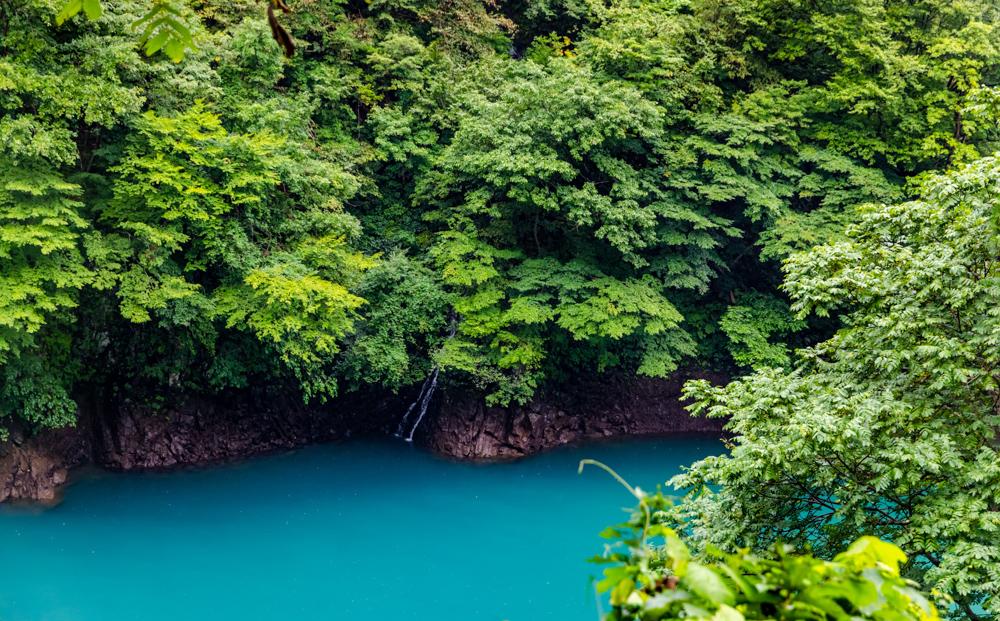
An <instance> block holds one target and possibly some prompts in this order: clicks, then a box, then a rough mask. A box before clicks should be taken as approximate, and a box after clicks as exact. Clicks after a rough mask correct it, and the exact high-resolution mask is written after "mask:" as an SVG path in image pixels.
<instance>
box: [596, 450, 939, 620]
mask: <svg viewBox="0 0 1000 621" xmlns="http://www.w3.org/2000/svg"><path fill="white" fill-rule="evenodd" d="M588 463H591V464H595V465H597V466H599V467H603V468H605V469H607V467H606V466H604V465H603V464H600V463H599V462H591V461H589V460H585V461H584V462H582V463H581V470H582V468H583V466H584V465H586V464H588ZM609 472H611V473H612V476H615V477H616V478H617V479H618V480H619V481H620V482H621V483H622V484H623V485H625V486H626V487H627V488H628V489H629V491H630V492H631V493H632V495H633V496H634V497H635V498H636V499H637V500H638V501H639V506H638V507H637V508H636V509H635V511H633V512H632V514H631V516H630V518H629V520H628V521H627V522H625V523H624V524H619V525H617V526H613V527H610V528H608V529H606V530H605V531H604V532H603V533H602V536H603V537H604V538H606V539H610V540H611V542H610V543H608V544H607V545H606V546H605V552H604V554H603V555H601V556H599V557H596V558H595V559H594V561H595V562H597V563H601V564H606V565H609V566H608V567H607V568H606V569H604V578H603V580H601V581H600V582H598V583H597V590H598V592H600V593H608V595H609V599H610V603H611V611H610V612H609V613H608V614H606V615H604V617H603V618H604V619H606V620H607V621H659V620H661V619H664V620H665V619H703V620H711V621H742V620H744V619H761V620H763V619H819V620H824V619H835V620H838V621H847V620H848V619H852V620H859V619H873V620H875V619H879V620H884V621H933V620H935V619H938V618H939V617H938V612H937V608H936V607H935V605H934V603H932V602H931V601H930V600H928V598H927V597H925V596H924V595H923V594H921V593H920V591H918V590H917V588H916V584H915V583H913V582H911V581H909V580H906V579H905V578H904V577H903V575H902V573H901V571H900V570H901V566H906V564H907V563H908V559H907V556H906V554H904V553H903V552H902V551H901V550H900V549H899V548H898V547H896V546H895V545H893V544H891V543H886V542H883V541H880V540H879V539H876V538H875V537H860V538H858V539H857V540H856V541H854V542H853V543H852V544H851V545H850V546H848V547H847V548H846V550H844V551H843V552H841V553H839V554H837V555H836V556H835V557H834V558H833V559H832V560H821V559H818V558H815V557H813V556H811V555H808V554H802V555H798V554H795V553H794V551H793V549H792V548H791V547H790V546H786V545H776V546H774V548H773V549H772V550H770V552H769V554H768V555H767V556H758V555H756V554H752V553H750V552H748V551H746V550H740V551H738V552H735V553H732V554H725V553H722V552H721V551H719V550H715V549H711V550H709V552H708V553H707V554H705V555H701V556H695V555H694V554H692V552H691V550H690V549H689V548H688V546H687V545H686V544H685V543H684V541H683V540H682V539H681V537H680V536H678V534H677V532H676V531H675V530H674V529H673V528H671V524H672V523H673V520H674V515H675V513H676V510H677V507H675V506H673V505H672V504H671V503H670V502H669V501H668V500H667V499H666V498H664V496H663V495H662V494H661V493H659V492H657V493H655V494H647V493H646V492H643V491H642V490H640V489H639V488H633V487H630V486H629V485H628V484H627V483H626V482H625V481H624V480H622V479H620V477H618V476H617V475H616V474H614V472H613V471H610V470H609Z"/></svg>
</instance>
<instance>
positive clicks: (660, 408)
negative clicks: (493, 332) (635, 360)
mask: <svg viewBox="0 0 1000 621" xmlns="http://www.w3.org/2000/svg"><path fill="white" fill-rule="evenodd" d="M694 377H699V378H705V379H709V380H711V381H714V382H717V383H722V382H724V381H725V380H726V378H725V377H723V376H721V375H713V374H707V373H685V374H678V375H676V376H674V377H671V378H668V379H652V378H627V377H608V378H603V379H602V380H601V381H598V382H588V383H585V384H579V385H570V386H564V387H561V388H559V389H557V390H553V391H549V392H547V393H546V394H543V395H541V396H540V397H539V398H537V399H535V400H534V401H532V402H530V403H528V404H526V405H524V406H512V407H507V408H500V407H490V406H487V405H486V403H485V401H484V400H483V398H482V397H481V396H480V395H476V394H472V393H468V392H458V391H454V390H452V391H446V392H445V395H444V397H443V402H442V404H441V405H440V407H439V408H438V411H437V412H436V414H435V415H434V416H433V417H432V418H431V419H430V420H429V421H428V422H426V423H425V427H424V428H422V429H421V430H420V432H419V433H418V434H417V440H418V442H419V443H420V444H422V445H424V446H427V447H428V448H430V449H431V450H433V451H434V452H436V453H438V454H440V455H444V456H447V457H451V458H455V459H463V460H503V459H516V458H518V457H523V456H525V455H530V454H533V453H538V452H541V451H545V450H548V449H551V448H555V447H557V446H562V445H564V444H572V443H577V442H584V441H587V440H598V439H610V438H616V437H624V436H638V435H667V434H680V433H719V432H721V430H722V422H721V421H718V420H708V419H705V418H694V417H692V416H690V415H689V414H688V413H687V411H686V410H685V409H684V403H683V402H682V399H681V387H682V386H683V384H684V382H685V381H686V380H687V379H690V378H694Z"/></svg>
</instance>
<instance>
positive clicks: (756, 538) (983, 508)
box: [675, 158, 1000, 618]
mask: <svg viewBox="0 0 1000 621" xmlns="http://www.w3.org/2000/svg"><path fill="white" fill-rule="evenodd" d="M998 214H1000V160H998V159H997V158H986V159H983V160H981V161H978V162H976V163H974V164H971V165H968V166H965V167H962V168H960V169H958V170H956V171H955V172H952V173H949V174H946V175H942V176H939V177H935V178H932V179H930V180H928V181H927V183H926V184H925V186H924V188H923V191H922V194H921V198H920V199H919V200H917V201H914V202H909V203H903V204H899V205H893V206H883V207H874V206H873V207H869V208H867V209H866V210H864V212H863V213H862V214H861V219H860V221H859V222H858V223H856V224H854V225H853V226H851V227H850V229H849V230H848V239H847V240H845V241H841V242H836V243H832V244H829V245H825V246H820V247H817V248H815V249H814V250H812V251H811V252H808V253H804V254H801V255H796V256H793V257H792V258H791V259H790V260H789V261H788V262H787V264H786V271H787V280H786V284H785V287H786V289H787V290H788V292H789V293H790V295H791V297H792V300H793V305H792V308H793V310H794V311H795V312H797V313H798V314H799V315H800V316H805V315H806V314H807V313H817V314H819V315H825V314H827V313H830V312H833V311H834V310H835V309H838V308H846V309H848V312H847V314H846V315H845V316H844V318H843V321H844V324H845V327H844V328H843V329H841V330H840V331H839V332H838V333H837V334H836V335H835V336H834V337H833V338H832V339H831V340H829V341H827V342H825V343H822V344H821V345H818V346H816V347H815V348H813V349H810V350H806V351H805V352H803V355H802V361H801V362H800V364H798V365H797V366H796V368H795V369H794V370H790V371H779V370H773V369H768V370H762V371H760V372H759V373H756V374H754V375H752V376H750V377H748V378H746V379H743V380H739V381H736V382H733V383H732V384H730V385H729V386H726V387H721V388H719V387H711V386H709V385H708V384H706V383H704V382H696V383H693V384H691V385H690V386H689V388H688V391H687V392H688V394H689V396H691V397H692V398H694V399H696V400H697V405H696V407H695V411H698V412H704V413H708V414H709V415H711V416H726V417H731V420H730V422H729V423H728V427H729V429H731V430H732V431H733V432H735V433H736V434H737V436H736V437H735V438H734V440H733V447H732V452H731V454H730V455H727V456H722V457H715V458H710V459H706V460H704V461H702V462H700V463H698V464H696V465H695V466H694V467H693V469H692V470H691V471H690V472H689V473H688V474H686V475H684V476H681V477H679V478H678V479H676V480H675V483H676V484H678V485H682V486H685V487H688V486H690V487H691V488H693V489H694V490H695V491H693V492H692V494H691V496H690V498H689V500H688V501H687V502H686V503H685V505H684V506H685V508H686V511H687V512H688V514H689V517H690V519H691V520H692V523H693V526H694V528H695V532H696V533H697V534H698V535H699V537H700V538H701V539H703V540H705V541H707V542H710V543H714V544H717V545H721V546H723V547H727V548H732V547H736V546H752V547H758V546H766V545H768V544H769V543H770V542H772V541H775V540H780V541H787V542H792V543H799V544H806V543H810V544H812V545H814V546H815V547H816V548H817V549H818V550H821V551H823V552H824V553H829V552H831V551H833V550H836V549H838V548H840V547H842V546H843V545H844V544H845V543H847V542H849V541H851V540H853V539H854V538H856V537H857V536H859V535H861V534H874V535H876V536H879V537H883V538H887V539H891V540H892V541H894V542H895V543H896V544H898V545H899V546H900V547H902V548H903V550H905V551H906V552H907V554H909V555H910V556H912V557H913V558H914V562H912V563H911V564H910V565H909V566H908V568H907V571H908V573H909V574H910V575H913V576H919V577H920V580H921V581H922V582H924V583H926V584H929V585H932V586H934V587H936V588H938V589H940V590H941V591H943V592H946V593H948V594H950V595H952V596H953V597H954V598H955V600H956V601H957V602H958V605H959V607H960V608H959V610H960V611H961V612H962V613H963V614H966V615H967V616H968V617H969V618H977V617H979V616H982V615H983V614H984V612H985V613H989V614H993V615H995V614H997V613H998V612H1000V573H998V570H1000V546H998V539H997V536H996V533H997V528H998V525H1000V510H998V507H1000V504H998V503H1000V466H998V464H1000V454H998V450H1000V446H998V442H997V438H998V429H1000V412H998V410H997V403H998V401H1000V388H998V383H997V382H998V378H997V374H996V368H997V366H998V364H1000V348H998V344H1000V319H998V317H1000V316H998V312H997V309H998V304H997V301H998V300H1000V274H998V273H997V263H996V257H997V256H998V252H1000V219H998ZM707 486H712V487H711V488H709V487H707ZM977 608H978V609H980V612H978V613H977V612H974V610H976V609H977Z"/></svg>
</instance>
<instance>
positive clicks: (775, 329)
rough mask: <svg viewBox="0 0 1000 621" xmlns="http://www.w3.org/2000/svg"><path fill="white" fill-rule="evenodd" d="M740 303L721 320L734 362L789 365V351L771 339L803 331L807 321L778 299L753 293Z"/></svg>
mask: <svg viewBox="0 0 1000 621" xmlns="http://www.w3.org/2000/svg"><path fill="white" fill-rule="evenodd" d="M739 301H740V304H738V305H733V306H730V307H729V308H728V309H726V312H725V313H724V314H723V315H722V317H721V318H720V319H719V327H720V328H722V331H723V332H725V333H726V336H727V337H728V338H729V341H730V343H731V346H732V350H731V351H732V354H733V360H735V361H736V362H737V364H740V365H744V366H748V367H753V368H758V367H766V366H772V367H781V366H786V365H787V364H788V362H789V357H788V350H787V348H786V347H785V345H784V344H782V343H774V342H772V341H771V340H770V339H771V338H772V337H774V336H779V337H780V336H786V335H788V334H790V333H792V332H795V331H798V330H802V329H804V328H805V327H806V324H805V322H804V321H802V320H801V319H796V318H794V317H793V316H792V315H791V312H790V311H789V308H788V305H787V304H785V303H784V302H783V301H781V300H779V299H777V298H775V297H771V296H766V295H761V294H758V293H751V294H748V295H746V296H744V297H742V298H741V299H740V300H739Z"/></svg>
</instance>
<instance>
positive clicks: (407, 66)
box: [0, 0, 1000, 621]
mask: <svg viewBox="0 0 1000 621" xmlns="http://www.w3.org/2000/svg"><path fill="white" fill-rule="evenodd" d="M284 9H288V10H287V11H286V10H284ZM998 18H1000V5H998V4H997V3H996V1H995V0H883V1H880V2H874V1H871V0H838V1H827V0H816V1H811V2H798V1H794V0H646V1H643V0H513V1H510V2H500V1H498V0H444V1H441V2H434V1H431V0H367V1H364V2H361V1H353V0H288V5H287V6H286V5H285V3H283V2H280V1H277V0H276V1H275V2H273V3H265V2H262V1H260V0H185V1H183V2H182V1H180V0H176V1H173V0H154V1H153V2H150V1H148V0H100V2H98V1H97V0H80V1H76V2H70V3H69V5H68V6H67V3H66V0H0V37H2V38H0V144H2V150H0V417H2V419H3V420H2V423H3V427H4V428H5V429H9V428H12V427H14V426H17V427H18V428H22V429H31V430H39V429H43V428H48V427H60V426H65V425H69V424H72V423H73V421H74V418H75V416H76V412H77V405H76V402H75V399H76V397H77V396H78V394H79V392H80V391H81V390H82V389H84V388H85V387H87V386H101V387H104V388H105V389H106V390H109V391H111V392H112V393H116V394H124V393H128V394H130V395H145V396H147V397H148V398H150V399H155V398H159V397H160V396H162V395H164V394H186V393H199V394H213V393H222V392H224V391H228V390H240V389H245V388H248V387H254V386H264V385H266V386H271V387H274V388H275V389H277V390H282V391H285V392H290V393H294V394H296V395H297V396H300V397H301V398H302V399H303V400H306V401H322V400H326V399H330V398H333V397H335V396H337V395H338V394H344V393H348V392H352V391H357V390H360V389H365V388H372V389H377V390H383V391H398V390H400V389H403V388H405V387H408V386H413V385H414V384H419V383H420V382H422V381H423V380H424V378H425V377H427V376H428V375H429V374H430V373H432V372H434V371H435V370H438V371H439V372H440V373H441V375H442V377H444V378H446V381H447V382H450V383H453V384H459V385H463V386H466V387H471V388H472V389H474V390H476V391H479V392H481V393H482V394H483V395H484V396H485V397H486V399H487V400H488V402H489V403H491V404H500V405H507V404H516V403H525V402H527V401H529V400H530V399H531V398H532V397H533V396H534V395H536V394H537V393H538V391H539V390H542V389H544V388H545V387H546V386H548V385H556V384H559V383H560V382H564V381H566V380H567V379H568V378H581V377H583V378H587V377H595V378H596V377H598V376H599V375H600V374H601V373H604V372H606V371H611V370H615V372H618V373H625V374H640V375H646V376H653V377H666V376H669V375H671V374H672V373H674V372H675V371H677V370H678V369H712V370H720V371H724V372H726V373H727V374H729V375H731V376H733V377H741V376H743V379H737V380H736V381H734V382H733V383H731V384H729V385H728V386H723V387H712V386H709V385H708V384H707V383H705V382H695V383H692V384H690V385H689V387H688V393H689V395H690V396H691V398H692V399H693V401H694V402H695V406H694V409H695V410H696V411H698V412H702V413H707V414H709V415H713V416H724V417H728V418H730V422H729V429H730V430H731V431H732V432H734V434H735V436H734V437H733V438H732V440H731V447H730V448H731V452H730V453H729V454H728V455H726V456H722V457H714V458H709V459H707V460H705V461H702V462H700V463H698V464H695V465H694V466H693V468H692V469H691V470H690V471H689V472H687V473H686V474H684V475H683V476H681V477H679V478H678V479H676V480H675V482H676V483H677V484H678V485H679V486H681V487H684V488H686V489H690V490H692V491H690V492H689V495H688V497H687V498H686V499H685V501H684V502H683V503H682V504H680V505H678V506H676V507H672V508H669V510H668V509H667V508H666V507H660V508H659V510H658V515H660V517H661V518H662V521H663V522H664V523H666V522H668V521H669V522H671V523H674V524H675V525H676V524H683V530H684V533H685V535H687V536H689V537H690V538H691V541H692V542H693V545H694V546H695V548H696V549H697V550H700V551H705V550H711V549H715V548H716V547H718V548H719V549H724V550H730V551H732V550H736V549H739V548H741V547H752V548H753V549H755V550H768V549H772V550H774V549H776V548H774V547H773V546H774V545H775V544H777V543H778V542H788V543H792V544H797V545H802V546H804V545H810V546H812V547H813V548H814V549H815V550H816V553H817V554H819V555H820V556H823V557H825V558H832V557H833V556H834V554H835V553H837V552H838V551H841V550H844V549H846V548H847V546H848V545H849V544H850V543H851V542H853V541H856V540H858V538H859V537H861V536H863V535H875V536H878V537H882V538H885V539H887V540H891V541H893V542H894V543H895V544H897V545H899V546H900V547H901V548H902V549H903V550H904V551H905V552H906V554H907V555H908V558H909V561H908V562H906V563H905V564H904V565H903V569H902V575H903V576H905V577H909V578H916V579H918V580H919V581H920V582H921V583H922V584H924V585H926V586H928V587H930V588H935V589H937V590H938V591H939V592H940V593H941V594H946V595H948V596H950V597H952V598H954V603H953V604H949V605H948V606H947V608H946V610H947V611H948V613H949V614H953V615H956V616H961V617H964V618H966V619H972V620H978V619H986V618H992V617H995V616H996V615H997V614H1000V597H998V595H1000V543H998V542H1000V539H998V536H997V535H998V530H1000V459H998V457H1000V455H998V451H1000V406H998V403H1000V373H998V371H997V368H998V366H1000V310H998V309H1000V273H998V262H997V259H998V257H1000V161H998V159H996V158H995V157H993V156H992V154H993V153H994V151H996V150H997V149H1000V87H998V85H1000V29H998V26H997V21H998ZM668 517H669V519H668ZM647 522H648V519H647ZM663 532H664V533H666V531H663ZM671 533H672V531H671ZM670 537H673V535H672V534H671V535H670ZM668 538H669V537H668ZM633 549H634V551H635V553H636V554H638V555H639V556H638V557H635V558H638V560H637V561H635V562H637V563H639V565H640V567H639V569H638V570H636V571H637V572H639V573H642V572H643V571H648V570H649V569H650V568H649V564H648V559H644V558H643V557H642V554H641V548H633ZM855 550H856V549H855ZM675 553H677V550H676V549H674V550H673V551H672V552H671V554H675ZM879 554H889V558H895V557H894V556H892V554H891V553H885V552H884V551H882V552H879ZM779 556H780V555H779ZM848 556H849V555H848ZM635 558H633V557H625V558H623V559H621V560H623V562H625V563H626V565H625V566H626V567H629V565H628V563H629V562H631V560H635ZM734 558H735V557H734ZM843 558H848V557H843ZM873 558H874V557H873ZM879 558H881V557H879ZM630 559H631V560H630ZM869 560H870V559H869ZM732 562H734V563H736V565H734V566H735V567H737V568H739V567H743V568H744V569H742V570H741V569H737V570H734V571H736V572H737V573H739V571H743V570H746V571H748V572H750V573H753V572H757V573H758V574H760V575H765V574H767V572H770V571H772V570H774V567H771V566H768V567H770V568H769V569H766V570H765V569H762V567H764V566H763V565H760V563H764V561H758V560H752V559H751V560H747V559H746V558H744V557H739V558H738V559H737V560H735V561H732ZM803 562H805V561H803ZM810 562H813V561H810ZM831 562H832V561H831ZM844 562H848V561H844ZM879 562H882V561H879ZM895 562H896V561H891V562H889V563H888V564H889V565H891V564H892V563H895ZM746 563H749V564H750V565H751V566H752V567H751V568H750V569H746V567H747V566H746V565H745V564H746ZM755 563H756V564H755ZM815 563H818V564H820V565H821V564H822V562H820V561H815ZM883 565H886V563H883ZM817 567H819V565H817ZM823 567H826V566H825V565H824V566H823ZM814 569H815V570H816V571H818V572H820V573H822V572H825V571H832V570H830V569H829V568H826V569H823V568H822V567H820V568H818V569H816V568H814ZM720 571H721V570H720ZM774 571H777V570H774ZM782 571H784V570H782ZM810 571H811V570H810ZM837 571H840V570H837ZM633 577H634V576H633ZM631 579H632V578H629V580H631ZM761 579H762V580H766V579H769V578H766V576H765V577H764V578H761ZM893 584H894V585H895V584H896V583H895V582H893ZM900 584H903V583H902V582H900ZM893 588H895V586H894V587H893ZM900 588H902V587H900ZM636 593H638V591H636ZM630 594H631V593H626V592H622V597H621V601H620V602H619V603H622V604H623V605H624V603H625V601H626V600H627V599H628V596H629V595H630ZM646 595H648V593H646V594H645V595H642V596H641V597H639V599H640V600H641V601H639V602H638V603H637V602H636V601H635V600H633V601H632V603H631V604H629V605H633V604H634V605H637V606H641V605H644V602H645V600H644V599H643V598H644V597H646ZM719 601H722V600H719ZM665 610H666V609H665ZM720 610H721V609H720ZM651 614H652V613H651ZM663 614H667V613H666V612H664V613H663ZM670 614H674V613H670ZM720 614H721V613H720ZM727 614H728V613H727ZM761 614H762V615H763V617H762V618H766V617H767V614H765V613H761ZM723 617H725V618H724V619H723ZM723 617H719V619H720V621H730V620H731V619H732V618H731V617H727V616H725V615H723ZM622 618H627V617H624V616H623V617H622ZM636 618H651V619H652V618H660V617H657V616H646V617H636ZM888 618H889V617H886V619H888ZM892 618H893V619H895V618H897V617H892ZM899 618H902V617H899Z"/></svg>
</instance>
